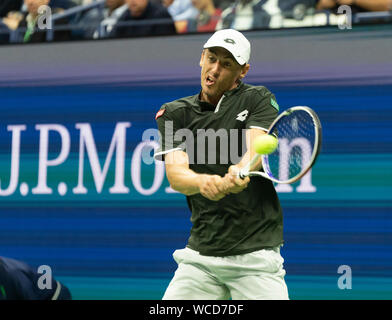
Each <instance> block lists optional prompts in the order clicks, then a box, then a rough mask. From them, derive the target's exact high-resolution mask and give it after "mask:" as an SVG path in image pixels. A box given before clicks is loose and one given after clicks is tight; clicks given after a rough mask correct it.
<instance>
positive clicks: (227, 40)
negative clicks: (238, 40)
mask: <svg viewBox="0 0 392 320" xmlns="http://www.w3.org/2000/svg"><path fill="white" fill-rule="evenodd" d="M224 41H225V42H227V43H231V44H235V41H234V40H233V39H229V38H226V39H225V40H224Z"/></svg>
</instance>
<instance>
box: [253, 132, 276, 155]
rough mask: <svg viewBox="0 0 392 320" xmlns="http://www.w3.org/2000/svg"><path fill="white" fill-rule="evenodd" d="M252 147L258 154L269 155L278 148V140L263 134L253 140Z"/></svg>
mask: <svg viewBox="0 0 392 320" xmlns="http://www.w3.org/2000/svg"><path fill="white" fill-rule="evenodd" d="M253 146H254V148H255V151H256V152H257V153H258V154H270V153H272V152H274V151H275V150H276V148H277V147H278V139H276V138H275V137H274V136H271V135H269V134H263V135H261V136H257V137H256V138H255V140H254V141H253Z"/></svg>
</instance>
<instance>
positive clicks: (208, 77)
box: [206, 76, 216, 87]
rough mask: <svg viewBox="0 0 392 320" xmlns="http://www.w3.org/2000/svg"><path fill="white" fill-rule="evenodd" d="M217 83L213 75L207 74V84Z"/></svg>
mask: <svg viewBox="0 0 392 320" xmlns="http://www.w3.org/2000/svg"><path fill="white" fill-rule="evenodd" d="M215 83H216V80H215V79H214V78H213V77H211V76H207V78H206V85H207V86H209V87H210V86H212V85H214V84H215Z"/></svg>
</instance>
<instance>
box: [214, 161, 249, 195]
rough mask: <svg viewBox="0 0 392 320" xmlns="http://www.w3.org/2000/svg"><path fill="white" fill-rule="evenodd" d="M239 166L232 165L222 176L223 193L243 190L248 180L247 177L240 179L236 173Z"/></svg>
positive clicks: (238, 170)
mask: <svg viewBox="0 0 392 320" xmlns="http://www.w3.org/2000/svg"><path fill="white" fill-rule="evenodd" d="M239 172H240V168H239V167H237V166H235V165H233V166H230V167H229V170H228V173H226V175H225V176H224V178H223V181H224V182H223V185H222V189H221V191H222V192H225V193H239V192H241V191H242V190H244V189H245V188H246V187H247V186H248V183H249V181H250V178H249V177H246V178H245V179H241V178H240V177H239V176H238V174H239Z"/></svg>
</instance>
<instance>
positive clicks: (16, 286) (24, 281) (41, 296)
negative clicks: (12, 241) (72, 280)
mask: <svg viewBox="0 0 392 320" xmlns="http://www.w3.org/2000/svg"><path fill="white" fill-rule="evenodd" d="M42 276H43V274H40V273H38V272H37V271H35V270H33V268H31V267H30V266H29V265H27V264H26V263H24V262H22V261H18V260H14V259H10V258H5V257H0V300H71V298H72V297H71V293H70V291H69V289H68V288H67V287H66V286H64V285H63V284H62V283H61V282H59V281H57V280H56V279H54V278H53V277H52V278H51V279H50V278H49V279H50V280H51V283H46V282H45V287H44V288H40V287H39V281H40V278H41V277H42ZM49 279H45V280H48V281H49Z"/></svg>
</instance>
